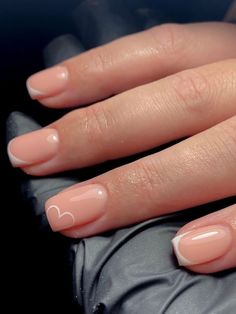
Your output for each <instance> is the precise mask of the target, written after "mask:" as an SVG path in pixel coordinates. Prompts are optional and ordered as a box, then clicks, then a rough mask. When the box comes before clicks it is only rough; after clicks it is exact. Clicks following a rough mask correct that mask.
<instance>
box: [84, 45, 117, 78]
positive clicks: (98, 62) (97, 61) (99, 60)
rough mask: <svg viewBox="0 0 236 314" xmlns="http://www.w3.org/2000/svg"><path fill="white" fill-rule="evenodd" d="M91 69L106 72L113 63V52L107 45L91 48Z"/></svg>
mask: <svg viewBox="0 0 236 314" xmlns="http://www.w3.org/2000/svg"><path fill="white" fill-rule="evenodd" d="M90 60H91V69H92V70H93V71H94V70H95V71H96V72H97V73H104V72H106V70H107V69H108V68H109V67H110V66H111V65H112V64H113V61H112V54H111V53H109V51H107V49H106V48H105V47H98V48H95V49H94V50H91V56H90Z"/></svg>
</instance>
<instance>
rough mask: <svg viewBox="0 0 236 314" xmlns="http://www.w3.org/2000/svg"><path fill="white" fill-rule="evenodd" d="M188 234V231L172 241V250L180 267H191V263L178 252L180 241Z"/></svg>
mask: <svg viewBox="0 0 236 314" xmlns="http://www.w3.org/2000/svg"><path fill="white" fill-rule="evenodd" d="M188 233H190V231H188V232H185V233H183V234H180V235H179V236H177V237H175V238H174V239H172V244H173V248H174V251H175V255H176V257H177V260H178V263H179V265H180V266H190V265H193V263H192V262H191V261H190V260H188V259H187V258H185V257H184V256H183V255H182V254H181V253H180V250H179V243H180V240H181V239H182V238H183V237H184V236H185V235H186V234H188Z"/></svg>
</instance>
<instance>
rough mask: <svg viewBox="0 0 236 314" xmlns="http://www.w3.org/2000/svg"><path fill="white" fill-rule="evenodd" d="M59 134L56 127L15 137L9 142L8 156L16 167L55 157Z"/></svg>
mask: <svg viewBox="0 0 236 314" xmlns="http://www.w3.org/2000/svg"><path fill="white" fill-rule="evenodd" d="M58 147H59V136H58V133H57V131H56V130H54V129H41V130H38V131H34V132H31V133H28V134H24V135H21V136H19V137H16V138H14V139H13V140H11V141H10V143H9V144H8V156H9V159H10V161H11V163H12V165H13V166H14V167H24V166H30V165H33V164H37V163H42V162H45V161H48V160H50V159H51V158H52V157H54V156H55V155H56V153H57V151H58Z"/></svg>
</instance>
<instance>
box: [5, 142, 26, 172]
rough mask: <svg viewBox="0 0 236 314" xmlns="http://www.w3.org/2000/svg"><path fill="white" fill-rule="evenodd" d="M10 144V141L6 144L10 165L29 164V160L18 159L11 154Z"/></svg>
mask: <svg viewBox="0 0 236 314" xmlns="http://www.w3.org/2000/svg"><path fill="white" fill-rule="evenodd" d="M10 144H11V142H10V143H9V144H8V146H7V153H8V157H9V159H10V162H11V164H12V166H13V167H22V166H28V165H29V164H30V163H29V162H27V161H25V160H22V159H19V158H17V157H16V156H15V155H13V154H12V152H11V149H10Z"/></svg>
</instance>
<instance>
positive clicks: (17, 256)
mask: <svg viewBox="0 0 236 314" xmlns="http://www.w3.org/2000/svg"><path fill="white" fill-rule="evenodd" d="M110 1H111V0H110ZM118 1H119V0H118ZM118 1H116V2H118ZM80 2H81V1H78V0H60V1H54V0H51V1H48V0H40V1H37V0H34V1H32V0H20V1H18V0H10V1H5V0H1V2H0V43H1V44H0V70H1V72H0V88H1V105H0V131H1V132H0V136H1V138H0V147H1V150H0V151H1V160H0V165H1V179H2V183H3V186H4V188H3V189H2V192H1V200H2V202H1V203H2V205H1V212H2V216H1V226H2V228H1V230H2V231H3V235H2V242H3V243H2V248H1V257H2V260H3V261H4V267H3V268H2V270H3V275H2V278H3V277H4V278H6V280H4V281H2V282H1V283H2V288H3V289H4V290H5V292H6V300H7V304H8V311H7V312H10V309H11V307H12V308H15V306H17V309H18V311H20V310H24V311H29V312H31V313H33V312H37V311H38V312H41V311H43V310H45V311H46V310H47V311H49V310H53V313H55V312H57V311H59V312H60V311H61V310H62V308H66V311H67V313H73V312H74V311H75V312H76V313H78V310H77V308H76V306H75V305H74V304H73V301H72V297H71V290H70V282H71V281H72V280H71V277H70V273H69V272H68V270H67V269H66V268H65V267H64V265H65V257H64V251H63V250H64V249H65V248H66V243H65V245H64V243H60V245H59V244H58V241H57V238H51V237H50V238H48V237H47V236H45V235H42V234H40V233H39V232H38V231H37V229H36V228H35V226H34V222H33V219H32V214H31V212H30V209H29V208H27V206H26V205H25V204H24V203H23V202H22V200H21V196H20V184H19V181H20V180H21V179H22V177H21V174H20V173H19V171H15V170H14V171H13V170H12V169H11V167H10V165H9V163H8V160H7V157H6V146H5V143H6V134H5V121H6V118H7V116H8V114H9V113H10V112H11V111H13V110H20V111H23V112H27V113H29V114H32V115H34V116H39V118H40V116H43V115H44V114H45V111H44V109H41V108H40V106H39V105H37V104H36V103H32V102H31V101H30V100H29V97H28V95H27V93H26V89H25V80H26V78H27V77H28V76H29V75H30V74H32V73H33V72H36V71H38V70H39V69H41V68H42V67H43V59H42V53H41V52H42V49H43V47H44V46H45V45H47V44H48V43H49V42H50V40H52V39H53V38H54V37H56V36H59V35H61V34H65V33H72V34H75V35H76V29H75V26H74V23H73V21H72V18H71V16H72V12H73V10H74V9H75V7H76V6H77V5H78V4H79V3H80ZM119 2H120V3H121V4H122V5H124V7H125V6H126V5H129V6H130V7H131V8H132V7H135V6H136V5H137V4H138V3H139V2H140V3H141V2H143V0H142V1H141V0H140V1H139V0H137V1H135V0H127V1H119ZM230 2H231V1H230V0H222V1H220V0H207V1H205V0H201V1H200V0H198V1H189V0H186V1H184V0H178V1H177V0H165V1H164V0H159V1H151V0H146V1H145V3H146V5H149V6H151V7H153V8H158V10H160V11H165V12H168V16H169V17H170V19H171V20H173V21H176V22H188V21H200V20H220V19H221V18H222V17H223V15H224V13H225V11H226V8H227V7H228V5H229V4H230ZM206 3H207V4H206ZM64 246H65V247H64ZM4 299H5V298H4Z"/></svg>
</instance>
